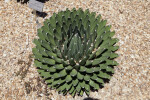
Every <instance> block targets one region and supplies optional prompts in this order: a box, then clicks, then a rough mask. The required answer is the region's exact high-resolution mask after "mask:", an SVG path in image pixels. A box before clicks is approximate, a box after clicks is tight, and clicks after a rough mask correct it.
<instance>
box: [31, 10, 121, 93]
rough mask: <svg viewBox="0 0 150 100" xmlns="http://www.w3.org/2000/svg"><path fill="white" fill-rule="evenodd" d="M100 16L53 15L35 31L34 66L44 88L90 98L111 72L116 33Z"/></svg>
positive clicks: (81, 13)
mask: <svg viewBox="0 0 150 100" xmlns="http://www.w3.org/2000/svg"><path fill="white" fill-rule="evenodd" d="M110 28H111V26H107V25H106V20H101V15H98V16H96V13H95V12H91V13H90V12H89V10H85V11H83V10H82V9H78V10H76V9H75V8H74V9H72V10H68V9H66V11H61V12H58V13H57V14H56V13H54V14H53V16H51V17H50V18H49V19H47V20H46V21H45V22H44V26H43V27H42V28H40V29H38V37H39V38H38V39H34V43H35V45H36V47H35V48H33V54H34V56H35V62H34V64H35V66H36V67H37V69H38V72H39V73H40V76H41V77H43V78H44V80H45V81H46V83H47V85H48V86H49V87H51V88H52V89H56V90H57V91H59V93H63V94H64V95H66V94H67V93H70V94H71V95H72V96H75V94H78V95H81V96H82V95H83V93H84V92H85V93H86V94H87V95H89V93H90V90H98V89H99V88H100V87H101V86H103V85H104V83H105V81H104V80H105V79H108V80H109V79H110V78H111V74H113V73H114V70H113V67H112V66H115V65H117V64H118V63H117V62H116V61H114V60H113V59H114V58H116V57H118V54H116V53H114V51H116V50H117V49H118V46H115V43H116V42H117V41H118V39H116V38H112V36H113V35H114V34H115V32H114V31H113V32H111V31H110Z"/></svg>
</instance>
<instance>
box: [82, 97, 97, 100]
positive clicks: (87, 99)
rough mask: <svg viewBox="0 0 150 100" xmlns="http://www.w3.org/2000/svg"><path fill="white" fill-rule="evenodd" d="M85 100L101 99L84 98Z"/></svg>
mask: <svg viewBox="0 0 150 100" xmlns="http://www.w3.org/2000/svg"><path fill="white" fill-rule="evenodd" d="M83 100H99V99H96V98H91V97H87V98H84V99H83Z"/></svg>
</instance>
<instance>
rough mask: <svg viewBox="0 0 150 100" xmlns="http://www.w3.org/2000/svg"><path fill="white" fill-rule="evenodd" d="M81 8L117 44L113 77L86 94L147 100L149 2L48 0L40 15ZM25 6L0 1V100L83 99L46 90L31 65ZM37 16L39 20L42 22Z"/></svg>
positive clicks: (31, 33)
mask: <svg viewBox="0 0 150 100" xmlns="http://www.w3.org/2000/svg"><path fill="white" fill-rule="evenodd" d="M73 7H75V8H83V9H87V8H88V9H89V10H90V11H94V12H96V13H97V14H101V15H102V18H103V19H107V20H108V24H110V25H112V30H115V31H116V35H115V37H117V38H118V39H119V40H120V41H119V43H118V45H119V46H120V49H119V50H118V51H117V53H118V54H119V55H120V56H119V57H118V58H117V59H116V61H118V63H119V64H120V65H118V66H115V74H114V75H113V77H112V79H111V80H110V82H109V83H107V84H105V87H104V88H102V89H99V91H98V92H91V93H90V97H91V98H95V99H97V100H150V0H50V1H48V2H46V3H45V6H44V9H43V11H44V12H46V13H47V14H48V15H47V16H46V17H45V18H44V19H46V18H49V17H50V16H51V15H52V14H53V13H54V12H58V11H61V10H65V9H66V8H69V9H72V8H73ZM31 12H32V9H30V8H28V6H27V4H20V3H16V1H15V0H12V1H10V2H8V3H5V2H4V0H1V1H0V99H1V100H47V99H52V100H83V99H84V100H87V99H86V95H84V96H83V97H79V96H75V98H72V97H71V96H70V95H67V96H62V95H61V94H58V93H57V92H56V91H55V90H50V89H48V88H47V86H46V84H45V83H44V82H43V81H42V80H41V78H40V77H39V75H38V73H37V71H36V68H35V67H34V66H33V59H32V57H31V54H32V51H31V50H32V48H33V47H34V45H33V43H32V41H33V39H34V38H35V37H36V29H37V25H36V22H35V16H34V15H33V14H32V13H31ZM44 19H43V18H38V20H39V22H40V23H42V22H43V21H44Z"/></svg>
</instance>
